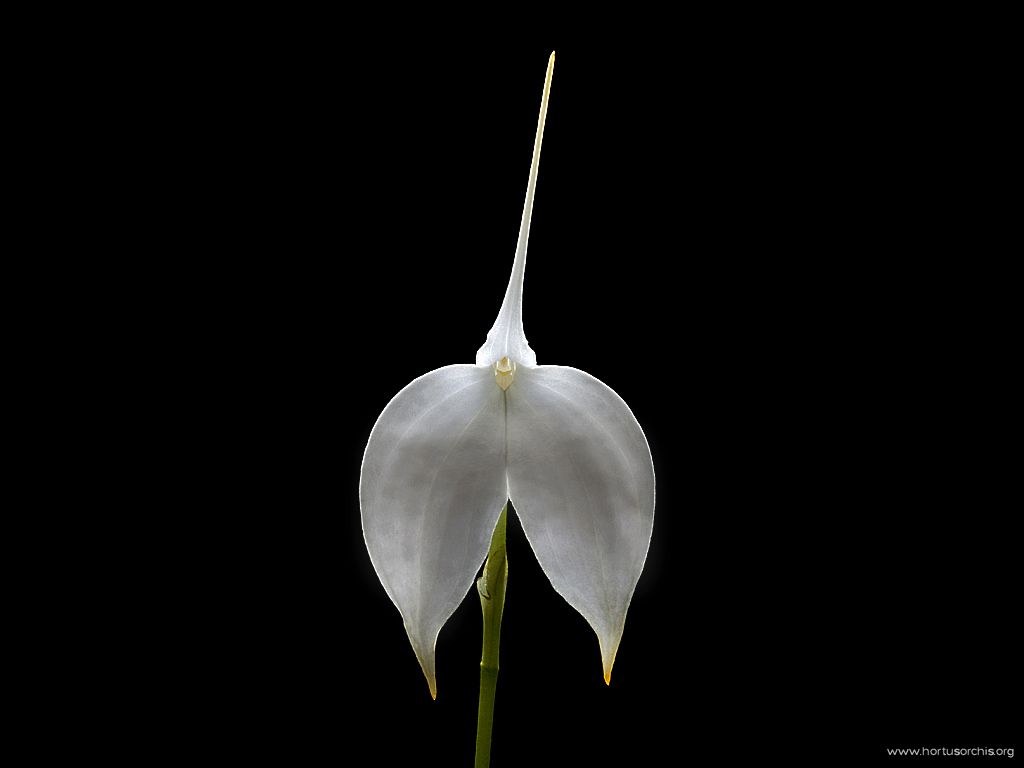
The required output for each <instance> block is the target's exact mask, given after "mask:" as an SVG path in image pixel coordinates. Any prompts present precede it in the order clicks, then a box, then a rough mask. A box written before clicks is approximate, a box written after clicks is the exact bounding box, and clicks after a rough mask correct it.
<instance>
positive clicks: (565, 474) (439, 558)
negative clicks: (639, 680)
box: [359, 53, 654, 698]
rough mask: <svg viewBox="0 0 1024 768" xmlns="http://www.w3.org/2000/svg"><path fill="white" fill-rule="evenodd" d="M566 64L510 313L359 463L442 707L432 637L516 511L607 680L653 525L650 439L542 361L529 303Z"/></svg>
mask: <svg viewBox="0 0 1024 768" xmlns="http://www.w3.org/2000/svg"><path fill="white" fill-rule="evenodd" d="M554 60H555V56H554V54H553V53H552V54H551V58H550V60H549V61H548V69H547V76H546V78H545V82H544V92H543V96H542V99H541V108H540V119H539V122H538V125H537V135H536V139H535V141H534V148H533V161H532V163H531V166H530V177H529V183H528V185H527V191H526V204H525V206H524V208H523V218H522V223H521V225H520V228H519V242H518V245H517V246H516V254H515V261H514V262H513V265H512V276H511V278H510V279H509V282H508V288H507V289H506V291H505V298H504V300H503V301H502V304H501V310H500V311H499V312H498V317H497V319H496V320H495V321H494V326H493V327H492V328H491V330H490V331H489V332H488V334H487V340H486V341H485V342H484V344H483V346H482V347H480V349H479V351H478V352H477V353H476V364H475V365H469V364H465V365H448V366H445V367H443V368H438V369H437V370H435V371H431V372H430V373H427V374H425V375H423V376H420V377H419V378H418V379H416V380H415V381H413V382H412V383H411V384H409V385H408V386H406V387H405V388H404V389H403V390H402V391H400V392H399V393H398V394H397V395H395V396H394V398H392V400H391V402H389V403H388V405H387V407H385V408H384V411H383V412H382V413H381V415H380V417H379V418H378V419H377V422H376V424H375V425H374V427H373V430H372V431H371V433H370V439H369V441H368V442H367V444H366V452H365V454H364V456H363V465H362V472H361V476H360V480H359V501H360V508H361V513H362V525H363V535H364V538H365V540H366V548H367V550H368V551H369V553H370V559H371V561H372V562H373V567H374V569H375V570H376V572H377V576H378V577H379V578H380V581H381V584H383V586H384V589H385V590H386V591H387V593H388V596H389V597H390V598H391V599H392V601H394V603H395V605H396V606H397V607H398V610H399V611H400V612H401V614H402V618H403V620H404V622H405V629H406V632H408V635H409V641H410V642H411V643H412V647H413V650H414V651H415V652H416V656H417V657H418V659H419V662H420V665H421V666H422V668H423V673H424V675H426V678H427V683H428V685H429V686H430V693H431V696H433V697H434V698H436V697H437V686H436V680H435V670H434V659H435V654H434V647H435V643H436V640H437V635H438V633H439V632H440V630H441V627H442V626H443V625H444V623H445V622H446V621H447V620H448V618H449V617H450V616H451V615H452V613H454V612H455V609H456V608H457V607H458V605H459V604H460V603H461V602H462V600H463V598H464V597H465V596H466V594H467V592H468V591H469V589H470V587H471V586H472V585H473V580H474V577H475V575H476V574H477V572H478V571H479V570H480V567H481V564H482V563H483V561H484V557H485V555H486V554H487V551H488V546H489V543H490V541H491V534H492V532H493V531H494V528H495V525H496V523H497V521H498V517H499V515H500V513H501V511H502V507H503V506H504V505H505V504H506V502H507V501H508V500H511V501H512V504H513V505H514V509H515V511H516V512H517V513H518V515H519V519H520V522H521V523H522V527H523V531H524V532H525V533H526V538H527V540H528V541H529V543H530V546H531V547H532V548H533V551H534V553H535V554H536V555H537V559H538V560H539V561H540V565H541V568H543V570H544V573H545V574H546V575H547V577H548V579H549V580H550V581H551V585H552V586H553V587H554V588H555V590H556V591H557V592H558V593H559V594H560V595H562V597H564V598H565V599H566V600H567V601H568V602H569V604H570V605H571V606H572V607H573V608H575V609H576V610H577V611H579V612H580V613H581V614H582V615H583V617H584V618H585V619H586V620H587V621H588V622H589V623H590V626H591V627H592V628H593V629H594V631H595V632H596V633H597V637H598V641H599V642H600V647H601V656H602V661H603V665H604V677H605V681H606V682H609V681H610V677H611V670H612V664H613V662H614V660H615V653H616V651H617V649H618V646H619V641H620V639H621V637H622V630H623V625H624V623H625V620H626V610H627V608H628V607H629V602H630V598H631V597H632V595H633V591H634V589H635V587H636V583H637V580H638V579H639V578H640V572H641V571H642V570H643V566H644V561H645V560H646V558H647V550H648V546H649V545H650V539H651V530H652V527H653V524H654V464H653V462H652V460H651V450H650V448H649V447H648V445H647V439H646V437H645V436H644V433H643V430H642V429H641V428H640V425H639V424H638V423H637V420H636V418H634V416H633V414H632V412H631V411H630V410H629V407H628V406H627V405H626V403H625V402H624V401H623V400H622V398H620V397H619V396H618V395H617V394H615V392H614V391H613V390H612V389H611V388H610V387H608V386H607V385H606V384H604V383H602V382H601V381H598V380H597V379H596V378H594V377H593V376H591V375H590V374H588V373H585V372H583V371H581V370H578V369H576V368H569V367H565V366H560V365H538V364H537V358H536V355H535V354H534V352H533V350H532V349H531V348H530V345H529V344H528V343H527V341H526V336H525V335H524V333H523V314H522V295H523V271H524V268H525V265H526V245H527V240H528V238H529V234H530V216H531V212H532V210H533V197H534V190H535V187H536V184H537V167H538V163H539V162H540V150H541V141H542V139H543V136H544V119H545V115H546V112H547V104H548V96H549V94H550V91H551V75H552V71H553V68H554Z"/></svg>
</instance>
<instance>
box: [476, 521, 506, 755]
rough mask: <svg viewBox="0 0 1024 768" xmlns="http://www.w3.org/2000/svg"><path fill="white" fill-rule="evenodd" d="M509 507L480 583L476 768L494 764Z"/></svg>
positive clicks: (495, 531)
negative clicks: (481, 621) (481, 620)
mask: <svg viewBox="0 0 1024 768" xmlns="http://www.w3.org/2000/svg"><path fill="white" fill-rule="evenodd" d="M507 512H508V504H506V505H505V506H504V507H503V508H502V510H501V517H499V518H498V524H497V525H496V526H495V527H494V534H493V535H492V536H491V548H490V550H489V551H488V553H487V560H486V561H485V562H484V572H483V574H482V575H481V576H480V578H479V579H477V581H476V590H477V592H478V593H479V594H480V609H481V610H482V611H483V615H484V636H483V650H482V651H481V654H480V707H479V709H478V710H477V723H476V763H475V766H476V768H489V766H490V764H491V730H492V727H493V724H494V694H495V691H496V689H497V686H498V643H499V641H500V639H501V613H502V611H503V610H504V608H505V585H506V584H508V558H507V557H506V556H505V520H506V515H507Z"/></svg>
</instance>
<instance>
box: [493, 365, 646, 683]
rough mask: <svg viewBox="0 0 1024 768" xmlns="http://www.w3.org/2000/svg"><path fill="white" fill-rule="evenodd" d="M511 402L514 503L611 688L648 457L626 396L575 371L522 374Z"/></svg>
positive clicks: (641, 521) (640, 562)
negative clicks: (588, 630)
mask: <svg viewBox="0 0 1024 768" xmlns="http://www.w3.org/2000/svg"><path fill="white" fill-rule="evenodd" d="M505 397H506V402H507V405H508V425H507V426H508V481H509V494H510V496H511V498H512V504H513V505H514V506H515V509H516V512H517V513H518V514H519V519H520V520H521V521H522V524H523V530H524V531H525V532H526V537H527V539H528V540H529V542H530V545H531V546H532V547H533V551H534V552H535V553H536V555H537V559H538V560H539V561H540V564H541V567H542V568H543V569H544V573H546V574H547V576H548V578H549V579H550V580H551V584H552V586H554V588H555V589H556V590H557V591H558V593H559V594H560V595H562V597H564V598H565V599H566V600H568V601H569V604H570V605H572V606H573V607H574V608H575V609H576V610H578V611H579V612H580V613H581V614H583V617H584V618H585V619H586V620H587V621H588V622H590V626H591V627H593V628H594V631H595V632H596V633H597V637H598V640H599V641H600V643H601V656H602V660H603V662H604V673H605V681H608V680H609V678H610V676H611V668H612V663H613V662H614V661H615V652H616V651H617V650H618V646H619V640H620V639H621V637H622V628H623V625H624V623H625V620H626V609H627V608H628V607H629V601H630V598H631V597H632V596H633V590H634V589H635V587H636V583H637V580H638V579H639V578H640V572H641V571H642V570H643V567H644V561H645V560H646V559H647V548H648V546H649V544H650V541H651V529H652V528H653V524H654V464H653V463H652V461H651V450H650V448H649V447H648V445H647V439H646V438H645V437H644V433H643V430H642V429H641V428H640V425H639V424H638V423H637V421H636V419H635V418H634V417H633V414H632V412H631V411H630V410H629V407H628V406H627V405H626V403H625V402H623V400H622V398H620V397H619V396H618V395H616V394H615V392H613V391H612V390H611V389H610V388H609V387H608V386H607V385H605V384H603V383H601V382H600V381H598V380H597V379H595V378H594V377H593V376H591V375H590V374H588V373H584V372H583V371H580V370H577V369H575V368H565V367H562V366H553V365H542V366H538V367H536V368H521V369H519V371H518V372H517V374H516V379H515V383H514V384H513V385H512V386H511V387H509V389H508V391H507V392H506V393H505Z"/></svg>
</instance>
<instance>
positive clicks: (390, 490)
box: [359, 365, 508, 697]
mask: <svg viewBox="0 0 1024 768" xmlns="http://www.w3.org/2000/svg"><path fill="white" fill-rule="evenodd" d="M507 493H508V485H507V481H506V476H505V403H504V396H503V393H502V391H501V389H500V388H499V387H498V386H497V385H496V384H495V382H494V372H493V371H492V370H490V369H488V368H478V367H477V366H474V365H452V366H448V367H446V368H439V369H438V370H436V371H432V372H430V373H428V374H426V375H425V376H421V377H420V378H418V379H416V380H415V381H413V382H412V383H411V384H409V385H408V386H407V387H405V389H403V390H402V391H401V392H399V393H398V394H397V395H395V397H394V398H393V399H392V400H391V402H390V403H388V405H387V407H386V408H385V409H384V412H383V413H381V415H380V417H379V418H378V419H377V423H376V424H375V425H374V427H373V431H372V432H371V433H370V440H369V442H368V443H367V444H366V453H365V454H364V456H363V467H362V474H361V476H360V478H359V503H360V507H361V511H362V519H363V536H364V538H365V539H366V548H367V550H369V553H370V560H371V561H372V562H373V567H374V569H375V570H376V571H377V576H378V577H380V581H381V584H383V585H384V589H385V590H387V593H388V595H389V596H390V597H391V599H392V600H393V601H394V603H395V605H396V606H398V610H399V611H401V613H402V618H403V619H404V620H405V629H406V631H407V632H408V634H409V641H410V642H411V643H412V647H413V650H414V651H415V652H416V656H417V658H419V661H420V664H421V666H422V667H423V674H425V675H426V677H427V683H428V684H429V686H430V693H431V695H432V696H435V697H436V695H437V687H436V684H435V675H434V644H435V642H436V640H437V634H438V632H439V631H440V630H441V627H442V626H443V625H444V623H445V622H446V621H447V620H448V617H449V616H451V615H452V613H453V612H454V611H455V609H456V608H457V607H458V605H459V603H461V602H462V599H463V598H464V597H465V596H466V593H467V592H468V591H469V588H470V587H471V586H472V584H473V579H474V577H475V576H476V573H477V571H478V570H479V569H480V564H481V563H482V562H483V560H484V557H485V556H486V554H487V549H488V547H489V545H490V539H491V533H492V532H493V531H494V526H495V525H496V523H497V521H498V516H499V515H500V514H501V508H502V506H504V504H505V501H506V499H507Z"/></svg>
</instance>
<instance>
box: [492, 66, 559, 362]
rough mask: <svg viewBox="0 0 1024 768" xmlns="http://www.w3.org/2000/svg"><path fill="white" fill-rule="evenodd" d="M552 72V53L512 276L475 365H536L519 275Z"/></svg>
mask: <svg viewBox="0 0 1024 768" xmlns="http://www.w3.org/2000/svg"><path fill="white" fill-rule="evenodd" d="M554 70H555V53H554V51H552V52H551V56H550V58H549V59H548V71H547V75H546V76H545V78H544V93H543V94H542V95H541V98H540V117H539V118H538V119H537V135H536V137H535V138H534V140H533V161H532V162H531V163H530V178H529V180H528V181H527V183H526V203H525V204H524V205H523V218H522V220H521V221H520V223H519V242H518V243H517V244H516V258H515V261H513V262H512V276H511V277H510V278H509V280H508V288H506V289H505V298H504V300H503V301H502V302H501V309H500V310H498V317H497V319H496V320H495V321H494V325H493V326H492V327H491V330H489V331H488V332H487V341H485V342H484V344H483V346H482V347H480V349H478V350H477V353H476V364H477V365H494V364H495V363H496V362H497V361H498V360H500V359H501V358H503V357H509V358H511V359H512V360H515V361H516V362H517V363H518V364H519V365H529V366H532V365H536V364H537V355H536V354H534V352H533V350H532V349H530V345H529V343H528V342H527V341H526V334H525V332H524V331H523V275H524V274H525V271H526V246H527V244H528V243H529V240H530V218H531V216H532V215H533V194H534V191H535V190H536V188H537V169H538V167H539V166H540V146H541V143H542V142H543V141H544V120H545V118H546V116H547V113H548V96H549V95H550V94H551V75H552V73H553V72H554Z"/></svg>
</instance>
